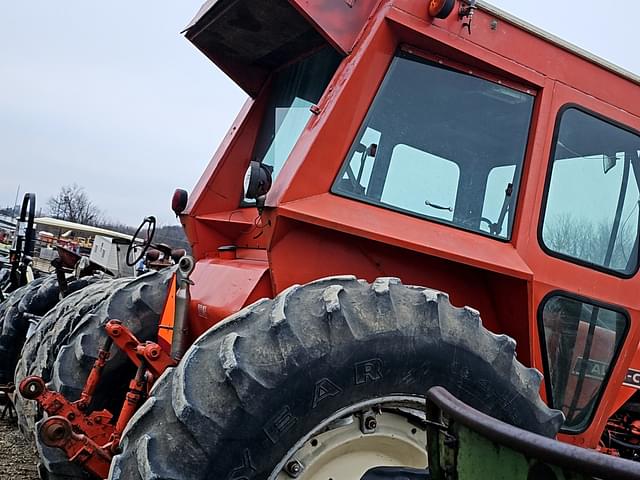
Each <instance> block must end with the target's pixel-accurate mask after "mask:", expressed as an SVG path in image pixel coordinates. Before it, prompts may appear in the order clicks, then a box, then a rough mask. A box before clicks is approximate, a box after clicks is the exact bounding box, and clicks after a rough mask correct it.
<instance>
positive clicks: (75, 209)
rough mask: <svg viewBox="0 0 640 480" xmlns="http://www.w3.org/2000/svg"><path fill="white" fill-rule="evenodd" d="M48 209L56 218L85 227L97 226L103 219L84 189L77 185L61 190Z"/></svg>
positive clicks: (64, 187) (49, 201)
mask: <svg viewBox="0 0 640 480" xmlns="http://www.w3.org/2000/svg"><path fill="white" fill-rule="evenodd" d="M47 207H48V209H49V214H50V215H51V216H53V217H54V218H58V219H60V220H67V221H69V222H76V223H82V224H85V225H96V224H98V223H100V221H101V217H102V212H101V211H100V209H99V208H98V207H96V206H95V205H94V204H93V202H91V200H89V196H88V195H87V193H86V192H85V191H84V188H83V187H81V186H79V185H78V184H76V183H74V184H72V185H65V186H63V187H62V188H60V191H59V192H58V194H57V195H56V196H54V197H51V198H50V199H49V200H48V201H47Z"/></svg>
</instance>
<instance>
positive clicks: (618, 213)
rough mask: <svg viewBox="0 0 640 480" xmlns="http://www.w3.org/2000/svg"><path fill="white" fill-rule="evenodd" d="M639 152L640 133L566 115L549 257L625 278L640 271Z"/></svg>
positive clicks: (552, 189)
mask: <svg viewBox="0 0 640 480" xmlns="http://www.w3.org/2000/svg"><path fill="white" fill-rule="evenodd" d="M639 153H640V137H639V136H638V135H636V134H635V133H632V132H630V131H628V130H626V129H624V128H622V127H619V126H616V125H613V124H612V123H609V122H607V121H604V120H602V119H600V118H598V117H596V116H594V115H591V114H588V113H586V112H583V111H581V110H579V109H577V108H567V109H565V110H564V111H563V113H562V114H561V117H560V122H559V126H558V128H557V131H556V143H555V149H554V154H553V159H552V165H551V173H550V178H549V180H548V187H547V198H546V205H545V209H544V213H543V215H544V216H543V223H542V230H541V239H542V243H543V247H544V248H545V249H546V250H547V252H548V253H550V254H552V255H555V256H560V257H564V258H567V259H569V260H572V261H575V262H576V263H581V264H586V265H587V266H591V267H594V268H597V269H600V270H608V271H612V272H614V273H617V274H620V275H623V276H629V275H632V274H633V273H634V272H636V271H637V267H638V222H639V220H640V216H639V213H638V210H639V206H638V205H639V202H640V189H639V187H638V185H639V183H640V161H639Z"/></svg>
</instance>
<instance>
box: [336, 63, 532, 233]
mask: <svg viewBox="0 0 640 480" xmlns="http://www.w3.org/2000/svg"><path fill="white" fill-rule="evenodd" d="M533 103H534V96H533V95H532V94H530V93H526V92H523V91H520V90H516V89H514V88H509V87H506V86H504V85H502V84H500V83H495V82H492V81H489V80H485V79H482V78H478V77H476V76H473V75H470V74H466V73H461V72H459V71H456V70H453V69H450V68H447V67H443V66H442V65H439V64H436V63H432V62H430V61H427V60H425V59H423V58H420V57H416V56H413V55H410V54H407V53H404V52H402V53H400V54H398V55H397V56H396V57H395V58H394V60H393V62H392V64H391V66H390V68H389V71H388V73H387V76H386V78H385V80H384V82H383V84H382V86H381V88H380V90H379V92H378V94H377V95H376V98H375V100H374V102H373V104H372V106H371V108H370V109H369V112H368V114H367V117H366V118H365V121H364V124H363V125H362V127H361V129H360V132H359V133H358V136H357V138H356V140H355V142H354V143H353V146H352V147H351V150H350V152H349V154H348V156H347V159H346V161H345V163H344V165H343V167H342V170H341V171H340V173H339V175H338V178H337V179H336V181H335V183H334V185H333V188H332V192H333V193H335V194H337V195H341V196H346V197H350V198H353V199H356V200H359V201H363V202H367V203H371V204H374V205H377V206H380V207H384V208H388V209H392V210H396V211H398V212H401V213H406V214H410V215H414V216H420V217H423V218H426V219H429V220H432V221H437V222H441V223H447V224H451V225H454V226H456V227H458V228H462V229H465V230H471V231H474V232H478V233H482V234H485V235H489V236H493V237H495V238H499V239H503V240H507V239H509V238H510V237H511V228H512V225H513V217H514V215H513V214H514V209H515V201H516V198H517V195H518V188H519V184H520V175H521V171H522V164H523V160H524V156H525V150H526V146H527V139H528V134H529V126H530V122H531V116H532V111H533Z"/></svg>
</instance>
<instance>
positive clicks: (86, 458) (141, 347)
mask: <svg viewBox="0 0 640 480" xmlns="http://www.w3.org/2000/svg"><path fill="white" fill-rule="evenodd" d="M105 331H106V332H107V335H108V337H107V339H106V341H105V343H104V345H103V346H102V348H100V350H99V352H98V358H97V359H96V361H95V362H94V364H93V367H92V369H91V372H90V373H89V376H88V377H87V381H86V383H85V386H84V388H83V390H82V393H81V394H80V398H79V399H78V400H76V401H75V402H70V401H69V400H67V399H66V398H65V397H64V395H62V394H61V393H58V392H54V391H51V390H49V389H48V388H47V386H46V385H45V383H44V381H43V380H42V378H40V377H27V378H25V379H24V380H22V382H20V387H19V390H20V393H21V394H22V396H23V397H24V398H27V399H29V400H35V401H37V402H38V404H39V405H40V407H41V408H42V409H43V410H44V411H45V412H46V413H47V415H48V416H49V418H48V419H47V420H46V421H45V422H44V423H43V424H42V425H41V426H40V431H39V435H40V438H41V439H42V441H43V442H44V444H45V445H48V446H50V447H57V448H61V449H62V450H64V451H65V453H66V454H67V456H68V457H69V459H70V460H71V461H73V462H76V463H78V464H80V465H82V466H83V467H84V468H85V469H86V470H88V471H90V472H91V473H93V474H94V475H96V476H97V477H99V478H106V477H107V475H108V473H109V465H110V463H111V457H112V456H113V455H114V454H116V453H117V451H118V446H119V445H120V437H121V435H122V432H123V430H124V428H125V426H126V425H127V423H128V422H129V420H130V419H131V417H132V416H133V414H134V413H135V412H136V410H137V409H138V407H139V406H140V404H141V403H142V402H143V401H144V399H145V398H146V396H147V394H148V391H149V389H150V388H151V386H152V385H153V382H154V381H155V380H156V379H157V378H158V377H159V376H160V375H161V374H162V372H163V371H164V370H166V369H167V368H169V367H172V366H174V365H175V360H173V359H172V358H171V357H170V356H169V354H167V353H166V352H165V351H164V350H163V349H162V348H160V346H159V345H158V344H157V343H155V342H140V341H139V340H138V339H137V338H136V337H135V336H134V335H133V333H131V331H130V330H129V329H128V328H126V327H125V326H124V325H122V322H120V321H119V320H111V321H110V322H108V323H107V324H106V325H105ZM114 343H115V344H116V346H117V347H118V348H119V349H120V350H122V351H123V352H124V353H126V355H127V356H128V357H129V359H130V360H131V361H132V362H133V363H134V364H135V365H136V367H137V371H136V375H135V377H134V378H133V379H132V380H131V381H130V382H129V389H128V391H127V395H126V397H125V400H124V402H123V405H122V409H121V411H120V414H119V415H118V418H117V420H116V422H115V423H114V422H112V418H113V415H112V413H111V412H109V411H108V410H101V411H97V412H92V411H91V410H90V406H91V401H92V399H93V395H94V393H95V391H96V388H97V387H98V385H99V383H100V378H101V376H102V371H103V369H104V367H105V365H106V363H107V360H108V359H109V356H110V351H111V348H112V346H113V344H114Z"/></svg>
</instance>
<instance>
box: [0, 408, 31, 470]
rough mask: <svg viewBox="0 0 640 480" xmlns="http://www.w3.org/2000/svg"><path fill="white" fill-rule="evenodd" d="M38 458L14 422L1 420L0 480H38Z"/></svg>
mask: <svg viewBox="0 0 640 480" xmlns="http://www.w3.org/2000/svg"><path fill="white" fill-rule="evenodd" d="M36 465H37V457H36V454H35V452H34V449H33V447H32V446H31V445H30V444H29V442H27V441H25V440H24V438H22V435H20V432H19V431H18V427H17V426H16V425H15V423H14V422H10V421H8V420H6V419H0V480H10V479H11V480H38V471H37V468H36Z"/></svg>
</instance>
